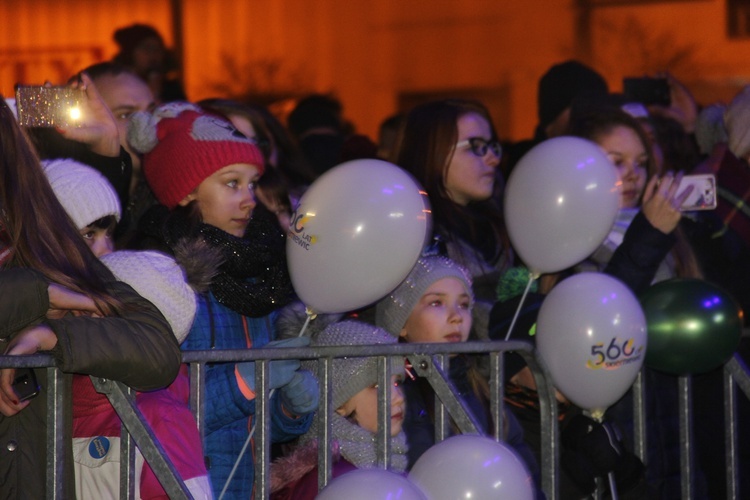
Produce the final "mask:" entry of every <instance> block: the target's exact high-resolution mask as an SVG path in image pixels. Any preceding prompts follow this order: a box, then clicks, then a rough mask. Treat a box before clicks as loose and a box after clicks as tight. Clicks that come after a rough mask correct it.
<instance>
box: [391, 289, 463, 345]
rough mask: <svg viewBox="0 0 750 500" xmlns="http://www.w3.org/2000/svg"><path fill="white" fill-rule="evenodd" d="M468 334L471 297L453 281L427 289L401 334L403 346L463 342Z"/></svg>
mask: <svg viewBox="0 0 750 500" xmlns="http://www.w3.org/2000/svg"><path fill="white" fill-rule="evenodd" d="M469 330H471V296H470V295H469V291H468V290H467V289H466V287H465V286H464V284H463V283H462V282H461V281H459V280H457V279H456V278H443V279H440V280H437V281H436V282H435V283H433V284H432V285H430V286H429V287H428V288H427V290H425V293H424V294H423V295H422V297H421V298H420V299H419V302H417V305H416V306H414V309H413V310H412V311H411V314H410V315H409V318H408V319H407V320H406V323H405V324H404V328H403V329H402V330H401V336H402V337H403V338H404V339H405V340H406V341H407V342H434V343H437V342H466V340H468V338H469Z"/></svg>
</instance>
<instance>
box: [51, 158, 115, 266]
mask: <svg viewBox="0 0 750 500" xmlns="http://www.w3.org/2000/svg"><path fill="white" fill-rule="evenodd" d="M42 168H43V169H44V173H45V175H46V176H47V180H48V181H49V183H50V185H51V186H52V190H53V191H54V192H55V195H56V196H57V200H58V201H59V202H60V204H61V205H62V206H63V208H64V209H65V212H66V213H67V214H68V216H69V217H70V218H71V220H72V221H73V224H75V226H76V228H78V232H79V233H80V234H81V236H82V237H83V239H84V241H85V242H86V244H87V245H88V246H89V248H90V249H91V251H92V252H94V255H96V256H97V257H101V256H103V255H106V254H108V253H111V252H113V251H114V249H115V246H114V241H113V240H112V233H113V232H114V230H115V226H116V225H117V223H118V222H119V221H120V214H121V209H120V200H119V198H118V197H117V193H115V190H114V188H113V187H112V185H111V184H110V183H109V181H108V180H107V179H106V178H105V177H104V176H103V175H102V174H101V173H99V172H98V171H97V170H94V169H93V168H91V167H89V166H88V165H84V164H83V163H79V162H77V161H75V160H71V159H61V160H45V161H43V162H42Z"/></svg>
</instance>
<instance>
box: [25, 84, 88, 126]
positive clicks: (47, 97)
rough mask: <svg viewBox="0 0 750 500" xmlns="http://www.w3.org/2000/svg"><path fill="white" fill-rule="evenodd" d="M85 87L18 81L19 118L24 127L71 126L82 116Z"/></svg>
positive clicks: (81, 118) (76, 123)
mask: <svg viewBox="0 0 750 500" xmlns="http://www.w3.org/2000/svg"><path fill="white" fill-rule="evenodd" d="M83 97H84V96H83V91H81V90H80V89H77V88H73V87H47V86H44V85H16V107H17V109H18V122H19V124H20V125H21V126H23V127H71V126H77V125H79V124H80V123H82V120H83V106H82V104H83Z"/></svg>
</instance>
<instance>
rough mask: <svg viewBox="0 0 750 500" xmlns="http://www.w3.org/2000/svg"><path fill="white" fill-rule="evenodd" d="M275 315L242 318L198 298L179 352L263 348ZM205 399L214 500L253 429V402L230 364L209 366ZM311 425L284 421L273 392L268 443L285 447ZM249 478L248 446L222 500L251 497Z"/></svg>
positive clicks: (297, 420)
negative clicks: (287, 442) (188, 330)
mask: <svg viewBox="0 0 750 500" xmlns="http://www.w3.org/2000/svg"><path fill="white" fill-rule="evenodd" d="M275 316H276V313H272V314H270V315H268V316H264V317H260V318H251V317H247V316H242V315H241V314H239V313H237V312H235V311H233V310H231V309H229V308H228V307H226V306H224V305H222V304H220V303H219V302H218V301H217V300H216V298H215V297H214V295H213V293H210V292H209V293H208V294H207V295H202V296H200V297H199V301H198V312H197V314H196V318H195V321H194V323H193V327H192V329H191V330H190V333H189V334H188V336H187V338H186V339H185V342H183V344H182V346H181V347H182V349H183V350H184V351H193V350H209V349H247V348H252V347H262V346H264V345H265V344H267V343H268V342H270V341H272V340H274V338H275V329H274V327H273V321H274V320H275ZM205 394H206V399H205V402H206V406H205V420H204V425H205V427H204V432H205V437H204V441H203V450H204V453H205V454H206V458H207V459H206V464H207V467H208V472H209V475H210V478H211V486H212V488H213V490H214V496H216V497H217V498H218V497H219V494H220V493H221V490H222V489H223V487H224V484H225V483H226V481H227V478H228V477H229V474H230V472H231V470H232V467H233V466H234V463H235V461H236V460H237V458H238V457H239V455H240V451H241V449H242V447H243V445H244V444H245V441H246V440H247V438H248V434H249V429H251V428H252V426H253V423H254V416H255V399H254V398H253V399H247V398H246V397H245V395H244V394H243V392H242V390H241V388H240V384H239V383H238V375H236V373H235V363H216V364H212V365H209V366H208V368H207V370H206V392H205ZM311 422H312V414H309V415H305V416H302V417H299V418H293V417H289V416H287V415H286V414H285V413H284V412H283V411H282V408H281V401H280V398H279V395H278V393H276V394H274V395H273V396H272V397H271V429H270V430H271V440H272V442H277V443H278V442H286V441H290V440H291V439H293V438H295V437H297V436H300V435H301V434H304V433H305V432H306V431H307V429H308V428H309V427H310V423H311ZM254 478H255V470H254V464H253V448H252V446H249V447H248V449H247V450H246V452H245V454H244V455H243V456H242V458H241V461H240V465H239V467H237V470H236V471H235V474H234V476H233V478H232V482H231V484H230V485H229V487H228V488H227V492H226V497H225V498H250V497H251V495H252V492H253V484H254Z"/></svg>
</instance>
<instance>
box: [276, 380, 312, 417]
mask: <svg viewBox="0 0 750 500" xmlns="http://www.w3.org/2000/svg"><path fill="white" fill-rule="evenodd" d="M280 392H281V404H283V405H284V408H286V409H287V410H289V411H290V412H292V413H294V414H295V415H306V414H307V413H310V412H313V411H315V410H317V409H318V400H319V398H320V389H319V388H318V380H317V379H316V378H315V377H314V376H313V374H312V373H310V372H308V371H307V370H300V371H298V372H296V373H295V374H294V377H292V380H291V382H289V383H288V384H287V385H285V386H284V387H282V388H281V391H280Z"/></svg>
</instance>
